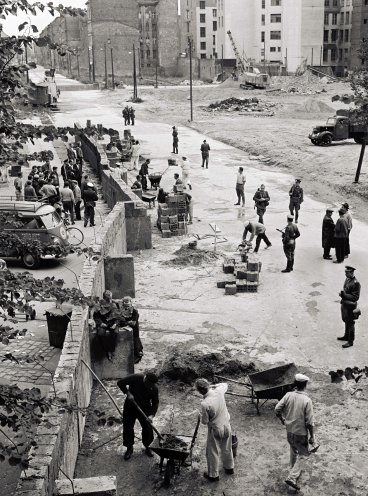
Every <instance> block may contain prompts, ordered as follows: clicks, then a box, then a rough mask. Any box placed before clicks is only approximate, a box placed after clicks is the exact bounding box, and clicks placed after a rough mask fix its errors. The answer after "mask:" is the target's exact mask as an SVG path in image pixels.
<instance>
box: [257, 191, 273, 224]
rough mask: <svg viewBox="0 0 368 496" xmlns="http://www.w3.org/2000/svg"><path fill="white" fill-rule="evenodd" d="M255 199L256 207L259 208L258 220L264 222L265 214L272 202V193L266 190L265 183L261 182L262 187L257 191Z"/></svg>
mask: <svg viewBox="0 0 368 496" xmlns="http://www.w3.org/2000/svg"><path fill="white" fill-rule="evenodd" d="M253 201H254V202H255V205H254V207H255V208H256V209H257V215H258V222H260V223H261V224H263V216H264V214H265V213H266V208H267V207H268V205H269V204H270V195H269V194H268V191H266V188H265V185H264V184H261V187H260V188H259V189H257V191H256V192H255V194H254V196H253Z"/></svg>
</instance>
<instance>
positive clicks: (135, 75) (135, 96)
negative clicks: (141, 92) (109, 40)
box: [133, 43, 138, 100]
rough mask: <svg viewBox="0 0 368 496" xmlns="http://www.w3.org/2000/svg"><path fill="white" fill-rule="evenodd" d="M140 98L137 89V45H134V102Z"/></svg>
mask: <svg viewBox="0 0 368 496" xmlns="http://www.w3.org/2000/svg"><path fill="white" fill-rule="evenodd" d="M137 98H138V88H137V68H136V63H135V45H134V43H133V100H136V99H137Z"/></svg>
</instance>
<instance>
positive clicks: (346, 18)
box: [345, 12, 350, 24]
mask: <svg viewBox="0 0 368 496" xmlns="http://www.w3.org/2000/svg"><path fill="white" fill-rule="evenodd" d="M345 24H350V12H346V14H345Z"/></svg>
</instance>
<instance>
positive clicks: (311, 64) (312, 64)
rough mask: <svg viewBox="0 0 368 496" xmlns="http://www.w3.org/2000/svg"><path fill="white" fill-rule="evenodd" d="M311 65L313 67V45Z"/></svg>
mask: <svg viewBox="0 0 368 496" xmlns="http://www.w3.org/2000/svg"><path fill="white" fill-rule="evenodd" d="M311 66H312V67H313V47H312V58H311Z"/></svg>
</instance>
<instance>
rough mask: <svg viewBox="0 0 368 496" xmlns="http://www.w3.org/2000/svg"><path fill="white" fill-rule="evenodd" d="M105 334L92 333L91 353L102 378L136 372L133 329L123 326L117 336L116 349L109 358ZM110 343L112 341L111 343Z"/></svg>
mask: <svg viewBox="0 0 368 496" xmlns="http://www.w3.org/2000/svg"><path fill="white" fill-rule="evenodd" d="M101 338H102V339H101ZM103 338H104V336H97V334H92V335H91V336H90V340H91V355H92V365H93V368H94V371H95V373H96V374H97V376H98V377H99V378H100V379H120V378H121V377H124V376H125V375H128V374H133V373H134V353H133V331H132V329H131V328H130V327H122V328H121V329H119V331H118V333H117V336H116V344H115V351H114V352H113V353H111V356H110V357H109V358H110V359H108V357H107V352H106V351H105V350H106V346H105V345H104V342H103ZM109 344H110V343H109Z"/></svg>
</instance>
